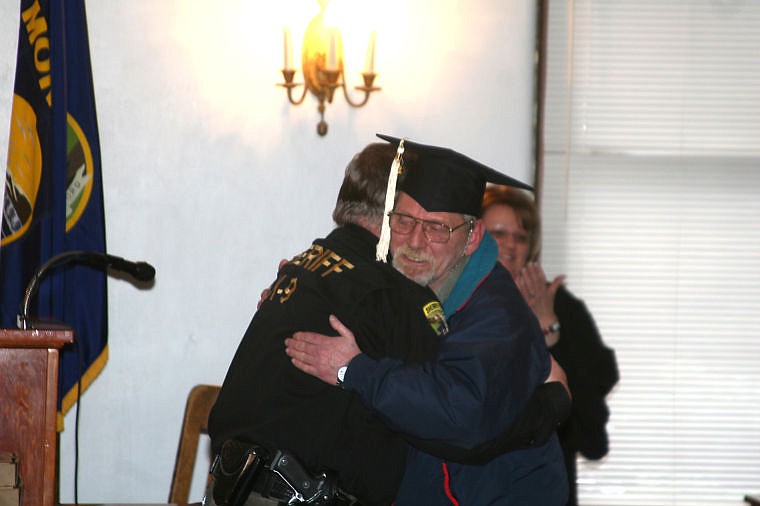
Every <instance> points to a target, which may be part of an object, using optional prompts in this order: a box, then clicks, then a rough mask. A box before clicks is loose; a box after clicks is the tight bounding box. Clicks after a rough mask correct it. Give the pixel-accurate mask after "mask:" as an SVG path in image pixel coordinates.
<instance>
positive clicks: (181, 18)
mask: <svg viewBox="0 0 760 506" xmlns="http://www.w3.org/2000/svg"><path fill="white" fill-rule="evenodd" d="M267 4H272V6H271V7H270V6H268V5H267ZM315 7H316V1H314V0H281V1H280V2H267V3H266V4H265V3H264V2H261V1H258V2H252V1H246V0H228V1H225V2H218V1H217V0H205V1H201V0H194V1H190V0H188V1H179V0H175V1H168V0H165V1H156V0H98V1H92V0H90V1H87V9H88V17H89V33H90V46H91V53H92V60H93V75H94V82H95V92H96V100H97V109H98V118H99V127H100V141H101V150H102V164H103V180H104V187H105V190H104V191H105V195H104V197H105V208H106V226H107V229H106V230H107V243H108V250H109V252H110V253H113V254H116V255H119V256H124V257H126V258H130V259H135V260H147V261H149V262H150V263H152V264H153V265H155V266H156V269H157V276H156V282H155V286H153V287H152V288H151V289H147V290H139V289H137V288H135V287H134V286H133V285H131V284H130V283H128V282H126V281H122V280H116V279H113V278H111V279H109V285H108V289H109V293H108V295H109V319H110V333H109V334H110V335H109V349H110V359H109V361H108V364H107V365H106V367H105V369H104V371H103V372H102V374H101V375H100V376H99V377H98V378H97V380H96V381H95V382H94V384H93V385H92V386H91V387H90V389H89V390H88V391H87V392H86V393H85V395H84V397H83V399H82V402H81V410H80V429H79V432H80V441H79V452H80V453H79V458H80V461H79V500H80V501H81V502H145V501H148V502H151V501H152V502H155V501H164V500H166V498H167V496H168V492H169V483H170V480H171V474H172V470H173V465H174V457H175V452H176V447H177V439H178V435H179V428H180V423H181V417H182V412H183V409H184V402H185V397H186V395H187V393H188V391H189V390H190V388H191V387H192V386H193V385H195V384H197V383H220V382H221V381H222V379H223V377H224V374H225V372H226V368H227V365H228V363H229V361H230V359H231V356H232V354H233V352H234V350H235V348H236V346H237V343H238V341H239V339H240V337H241V336H242V334H243V332H244V330H245V328H246V327H247V325H248V322H249V320H250V318H251V315H252V313H253V311H254V309H255V304H256V301H257V300H258V297H259V293H260V292H261V290H262V289H263V288H264V287H265V286H267V285H268V284H269V283H270V282H271V280H272V278H273V275H274V272H275V269H276V266H277V263H278V261H279V259H280V258H283V257H289V256H291V255H292V254H294V253H296V252H298V251H300V249H301V248H302V247H303V246H305V245H306V244H307V243H308V241H310V240H311V239H312V238H313V237H315V236H319V235H324V234H325V233H326V232H328V231H329V229H330V228H331V226H332V224H331V220H330V211H331V209H332V205H333V204H334V201H335V197H336V193H337V188H338V186H339V183H340V180H341V174H342V171H343V169H344V167H345V165H346V163H347V161H348V160H349V159H350V157H351V156H352V155H353V154H354V153H355V152H356V151H358V150H360V149H361V148H362V147H363V146H364V145H365V144H366V143H368V142H372V141H373V140H374V134H375V132H385V133H390V134H395V135H400V136H407V137H409V138H411V139H414V140H418V141H421V142H429V143H433V144H442V145H447V146H450V147H452V148H455V149H458V150H461V151H463V152H465V153H467V154H469V155H471V156H473V157H474V158H476V159H479V160H481V161H483V162H485V163H488V164H491V165H492V166H494V167H496V168H498V169H500V170H503V171H505V172H508V173H510V174H511V175H514V176H517V177H519V178H522V179H524V180H532V156H531V146H532V138H531V121H532V117H531V115H532V64H533V36H534V17H535V8H534V2H531V1H529V0H510V1H509V2H504V1H503V0H468V1H457V0H386V1H384V2H366V5H364V7H363V9H366V10H369V11H370V12H369V13H368V14H367V15H366V16H364V19H365V20H366V19H372V20H374V21H375V28H376V30H377V44H378V46H377V47H378V52H377V63H376V69H377V71H378V72H379V77H378V81H377V84H378V85H380V86H382V87H383V90H382V91H381V92H380V93H377V94H375V95H373V96H372V98H371V99H370V101H369V104H368V105H367V106H365V107H364V108H362V109H359V110H353V109H349V108H348V107H347V106H346V104H345V102H344V100H343V98H342V97H337V98H336V99H335V101H334V103H333V104H332V105H331V106H329V107H328V109H327V121H328V123H329V126H330V131H329V133H328V135H327V136H326V137H324V138H320V137H318V136H317V135H316V133H315V125H316V122H317V121H318V117H317V112H316V103H315V102H314V100H313V99H311V97H308V98H307V99H306V103H305V104H304V105H301V106H300V107H292V106H290V105H289V104H288V103H287V101H286V99H285V93H284V90H283V89H282V88H280V87H277V86H275V83H276V82H279V81H280V80H281V75H280V73H279V69H280V68H281V66H282V48H281V41H282V26H283V25H284V24H292V26H293V34H294V43H295V44H296V45H299V44H300V40H299V33H300V31H299V30H300V29H302V25H303V23H305V20H307V19H308V13H309V12H311V11H313V10H314V8H315ZM288 12H289V13H291V14H292V15H293V16H294V18H293V19H296V21H292V22H291V21H290V20H289V19H287V20H286V17H285V14H286V13H288ZM18 14H19V13H18V1H17V0H0V37H1V38H0V139H7V138H8V135H7V129H8V118H9V116H10V101H11V96H12V89H13V74H14V67H15V51H16V37H17V33H18ZM299 23H301V25H299ZM299 26H301V28H300V29H299ZM344 35H346V33H344ZM365 41H366V38H364V39H362V40H360V41H359V42H356V43H355V44H353V45H354V46H362V47H360V48H359V49H360V50H359V53H360V54H361V53H363V51H364V44H366V42H365ZM357 59H360V58H357ZM361 64H362V62H361V61H358V62H356V63H355V64H353V67H354V68H355V69H356V70H357V72H358V70H359V69H358V67H361ZM347 65H349V66H351V65H352V64H351V62H348V63H347ZM353 75H354V76H356V77H357V78H358V73H355V74H353ZM349 79H352V75H349ZM350 84H358V82H356V83H350ZM4 145H5V144H4ZM74 412H75V410H74V409H72V410H71V411H70V412H69V414H68V415H67V417H66V420H65V421H66V430H65V431H64V432H63V433H62V434H61V463H60V464H61V493H60V498H61V501H62V502H70V501H73V488H74V487H73V483H74V479H73V475H74V471H73V468H74V422H75V419H74ZM197 471H198V472H196V483H195V484H194V489H193V492H192V495H191V499H193V500H199V499H200V496H201V493H202V492H201V485H200V484H201V483H202V481H203V474H204V471H205V469H200V470H197Z"/></svg>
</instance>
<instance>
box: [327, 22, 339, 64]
mask: <svg viewBox="0 0 760 506" xmlns="http://www.w3.org/2000/svg"><path fill="white" fill-rule="evenodd" d="M335 44H336V41H335V30H330V47H329V50H328V51H327V70H338V53H337V48H336V47H335Z"/></svg>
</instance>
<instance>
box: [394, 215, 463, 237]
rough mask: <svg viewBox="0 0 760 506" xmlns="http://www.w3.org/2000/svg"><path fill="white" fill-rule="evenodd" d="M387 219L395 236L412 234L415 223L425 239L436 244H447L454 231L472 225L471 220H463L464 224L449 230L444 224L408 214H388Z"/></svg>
mask: <svg viewBox="0 0 760 506" xmlns="http://www.w3.org/2000/svg"><path fill="white" fill-rule="evenodd" d="M388 219H389V224H390V227H391V230H392V231H394V232H396V233H397V234H404V235H406V234H411V233H412V232H414V229H415V227H417V223H419V224H420V225H421V226H422V233H423V234H425V238H426V239H427V240H428V241H429V242H438V243H445V242H449V239H451V233H452V232H454V230H456V229H458V228H461V227H463V226H465V225H472V221H471V220H465V221H464V223H462V224H460V225H457V226H456V227H454V228H451V227H450V226H448V225H446V224H445V223H440V222H438V221H428V220H419V219H417V218H415V217H413V216H409V215H408V214H402V213H397V212H395V211H391V212H389V213H388Z"/></svg>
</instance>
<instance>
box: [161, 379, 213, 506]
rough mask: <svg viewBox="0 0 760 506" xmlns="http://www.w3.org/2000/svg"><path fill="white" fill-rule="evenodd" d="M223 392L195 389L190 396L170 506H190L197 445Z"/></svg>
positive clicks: (183, 423) (208, 387)
mask: <svg viewBox="0 0 760 506" xmlns="http://www.w3.org/2000/svg"><path fill="white" fill-rule="evenodd" d="M220 389H221V387H220V386H218V385H196V386H194V387H193V389H192V390H190V394H188V396H187V403H186V404H185V416H184V418H183V420H182V432H181V434H180V438H179V446H178V447H177V458H176V460H175V462H174V474H173V476H172V486H171V490H170V492H169V502H170V503H187V502H188V498H189V496H190V485H191V483H192V479H193V470H194V469H195V458H196V454H197V453H198V441H199V440H200V436H201V434H208V415H209V413H210V412H211V407H212V406H213V405H214V403H215V402H216V398H217V396H218V395H219V390H220Z"/></svg>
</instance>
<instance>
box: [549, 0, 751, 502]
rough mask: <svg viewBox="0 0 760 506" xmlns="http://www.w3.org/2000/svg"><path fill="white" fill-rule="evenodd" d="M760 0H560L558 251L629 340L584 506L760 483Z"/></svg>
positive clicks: (553, 207) (556, 10) (740, 490)
mask: <svg viewBox="0 0 760 506" xmlns="http://www.w3.org/2000/svg"><path fill="white" fill-rule="evenodd" d="M758 28H760V2H749V1H741V0H720V1H717V0H716V1H706V0H705V1H697V0H692V1H689V0H683V1H676V0H668V1H665V2H662V1H658V2H655V1H651V0H639V1H637V2H622V1H610V0H606V1H593V0H575V1H568V0H550V1H549V29H548V41H547V42H548V43H547V54H546V55H545V57H546V62H547V83H546V90H547V96H546V101H545V104H544V105H545V130H544V154H543V159H544V167H543V184H544V186H543V188H542V199H541V202H542V215H543V221H544V237H543V253H542V258H543V263H544V267H545V269H546V270H547V273H548V274H549V275H550V276H553V275H556V274H560V273H565V274H567V281H566V284H567V286H568V287H569V288H570V290H571V291H572V292H574V293H575V294H576V295H578V296H579V297H581V298H583V299H584V300H585V301H586V303H587V305H588V307H589V309H590V310H591V312H592V314H593V315H594V318H595V320H596V322H597V324H598V326H599V329H600V331H601V333H602V335H603V338H604V340H605V342H606V343H607V344H608V345H609V346H610V347H612V348H614V349H615V351H616V353H617V359H618V365H619V369H620V376H621V379H620V383H619V384H618V386H617V387H616V388H615V389H614V390H613V392H612V393H611V394H610V396H609V397H608V401H609V406H610V411H611V417H610V422H609V424H608V432H609V436H610V453H609V455H608V456H607V457H605V458H604V459H603V460H602V461H599V462H586V461H584V460H583V459H582V458H580V459H579V469H578V474H579V485H578V489H579V500H580V503H581V504H584V505H636V506H642V505H648V504H652V505H666V504H668V505H671V504H672V505H687V504H688V505H695V504H698V505H734V506H738V505H741V504H743V500H742V498H743V497H744V495H745V494H749V493H754V494H757V493H760V339H758V331H759V329H760V65H759V64H758V63H760V60H759V57H758V56H757V55H760V30H758Z"/></svg>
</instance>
